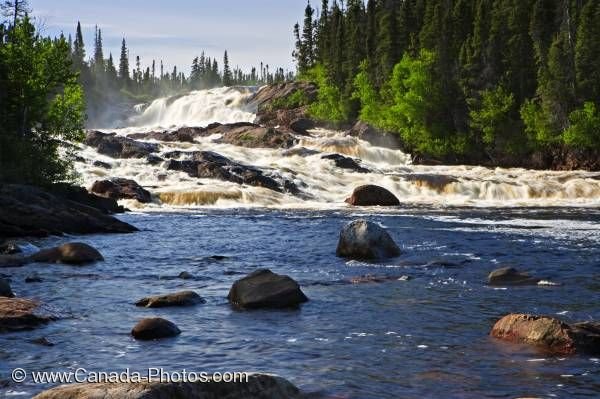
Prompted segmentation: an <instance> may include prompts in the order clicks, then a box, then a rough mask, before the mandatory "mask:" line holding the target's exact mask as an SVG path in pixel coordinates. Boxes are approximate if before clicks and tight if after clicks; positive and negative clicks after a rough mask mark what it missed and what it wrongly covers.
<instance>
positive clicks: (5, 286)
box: [0, 278, 15, 298]
mask: <svg viewBox="0 0 600 399" xmlns="http://www.w3.org/2000/svg"><path fill="white" fill-rule="evenodd" d="M14 296H15V294H13V292H12V289H11V288H10V283H9V282H8V280H6V279H3V278H0V297H6V298H14Z"/></svg>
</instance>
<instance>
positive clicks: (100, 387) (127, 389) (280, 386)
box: [34, 373, 301, 399]
mask: <svg viewBox="0 0 600 399" xmlns="http://www.w3.org/2000/svg"><path fill="white" fill-rule="evenodd" d="M197 376H198V381H193V378H189V380H190V381H188V382H158V381H141V382H137V381H135V382H133V381H132V382H120V383H95V384H94V383H86V384H71V385H62V386H59V387H56V388H52V389H50V390H48V391H45V392H42V393H41V394H39V395H37V396H35V397H34V399H175V398H177V399H294V398H300V397H301V394H300V391H299V390H298V388H296V387H295V386H294V385H293V384H292V383H290V382H289V381H287V380H285V379H283V378H281V377H278V376H274V375H267V374H251V373H249V374H248V376H247V379H246V378H245V377H244V379H243V380H241V381H240V378H242V376H238V377H237V378H238V379H237V380H236V381H235V382H231V381H229V382H225V381H217V380H210V381H208V382H207V381H203V380H201V379H200V375H199V374H198V375H197Z"/></svg>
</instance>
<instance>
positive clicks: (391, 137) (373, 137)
mask: <svg viewBox="0 0 600 399" xmlns="http://www.w3.org/2000/svg"><path fill="white" fill-rule="evenodd" d="M347 134H348V135H350V136H353V137H357V138H359V139H361V140H364V141H366V142H368V143H369V144H371V145H374V146H377V147H385V148H392V149H403V145H402V141H401V140H400V138H399V136H398V135H395V134H393V133H388V132H384V131H382V130H379V129H377V128H374V127H373V126H371V125H369V124H367V123H365V122H361V121H358V122H356V123H355V124H354V126H352V128H351V129H350V130H349V131H348V132H347Z"/></svg>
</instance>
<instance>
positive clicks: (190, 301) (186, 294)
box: [135, 291, 206, 308]
mask: <svg viewBox="0 0 600 399" xmlns="http://www.w3.org/2000/svg"><path fill="white" fill-rule="evenodd" d="M204 302H206V301H205V300H204V299H202V297H201V296H200V295H198V294H196V293H195V292H194V291H181V292H175V293H173V294H166V295H156V296H150V297H147V298H143V299H140V300H139V301H137V302H136V303H135V306H143V307H146V308H164V307H171V306H194V305H198V304H200V303H204Z"/></svg>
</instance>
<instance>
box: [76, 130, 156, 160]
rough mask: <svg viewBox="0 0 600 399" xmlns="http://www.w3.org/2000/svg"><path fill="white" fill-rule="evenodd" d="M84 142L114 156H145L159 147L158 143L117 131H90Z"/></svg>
mask: <svg viewBox="0 0 600 399" xmlns="http://www.w3.org/2000/svg"><path fill="white" fill-rule="evenodd" d="M84 143H85V144H86V145H88V146H90V147H94V148H95V149H96V151H98V153H100V154H102V155H108V156H109V157H112V158H145V157H147V156H148V155H150V154H151V153H153V152H157V151H158V149H159V146H158V144H154V143H144V142H141V141H135V140H133V139H130V138H129V137H125V136H117V135H116V134H115V133H102V132H98V131H94V130H92V131H88V132H87V134H86V137H85V141H84Z"/></svg>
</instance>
